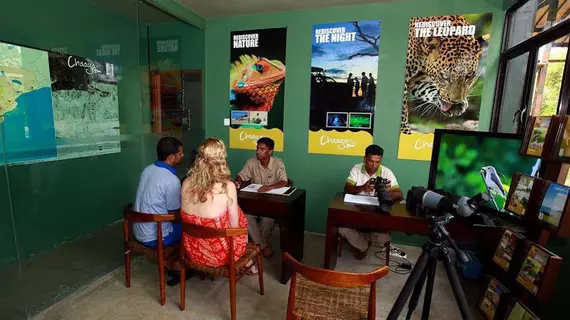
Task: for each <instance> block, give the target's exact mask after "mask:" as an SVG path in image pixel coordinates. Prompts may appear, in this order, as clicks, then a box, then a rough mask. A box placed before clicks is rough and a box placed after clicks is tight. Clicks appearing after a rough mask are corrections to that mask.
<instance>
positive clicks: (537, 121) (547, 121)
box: [520, 116, 560, 159]
mask: <svg viewBox="0 0 570 320" xmlns="http://www.w3.org/2000/svg"><path fill="white" fill-rule="evenodd" d="M559 124H560V117H559V116H549V117H544V116H540V117H531V118H530V120H529V123H528V126H527V128H526V132H525V134H524V138H523V141H522V143H521V149H520V153H521V154H523V155H527V156H531V157H537V158H546V159H551V158H553V155H552V150H553V148H552V147H553V146H554V143H555V140H556V135H557V132H558V127H559Z"/></svg>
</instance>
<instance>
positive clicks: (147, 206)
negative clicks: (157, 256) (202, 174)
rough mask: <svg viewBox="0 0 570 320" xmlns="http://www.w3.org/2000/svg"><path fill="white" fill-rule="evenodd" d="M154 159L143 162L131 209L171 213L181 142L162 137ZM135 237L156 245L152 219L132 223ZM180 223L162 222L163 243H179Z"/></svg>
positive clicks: (175, 207) (176, 207)
mask: <svg viewBox="0 0 570 320" xmlns="http://www.w3.org/2000/svg"><path fill="white" fill-rule="evenodd" d="M156 155H157V158H158V159H157V161H156V162H155V163H153V164H151V165H149V166H147V167H146V168H145V169H144V170H143V172H142V174H141V177H140V181H139V187H138V189H137V197H136V201H135V206H134V210H135V211H137V212H141V213H148V214H175V215H177V216H178V215H179V212H180V191H181V184H180V179H179V178H178V177H177V176H176V170H175V169H174V166H175V165H178V164H180V161H181V160H182V158H183V157H184V150H183V147H182V142H180V140H178V139H176V138H173V137H165V138H162V139H160V141H158V144H157V146H156ZM133 232H134V235H135V238H136V239H137V240H138V241H140V242H141V243H142V244H144V245H145V246H147V247H151V248H156V246H157V232H156V222H136V223H134V224H133ZM180 238H181V228H180V223H171V222H163V223H162V240H163V244H164V245H165V246H168V245H172V244H175V243H179V242H180Z"/></svg>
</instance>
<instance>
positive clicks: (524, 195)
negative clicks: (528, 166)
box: [505, 173, 535, 218]
mask: <svg viewBox="0 0 570 320" xmlns="http://www.w3.org/2000/svg"><path fill="white" fill-rule="evenodd" d="M534 181H535V178H534V177H531V176H528V175H524V174H520V173H515V175H514V176H513V181H512V183H511V187H510V189H509V194H508V197H507V205H506V206H505V208H506V209H507V210H508V211H509V212H512V213H514V214H515V215H516V216H518V217H521V218H522V217H524V215H525V213H526V211H527V208H528V205H529V202H530V197H531V192H532V188H533V185H534Z"/></svg>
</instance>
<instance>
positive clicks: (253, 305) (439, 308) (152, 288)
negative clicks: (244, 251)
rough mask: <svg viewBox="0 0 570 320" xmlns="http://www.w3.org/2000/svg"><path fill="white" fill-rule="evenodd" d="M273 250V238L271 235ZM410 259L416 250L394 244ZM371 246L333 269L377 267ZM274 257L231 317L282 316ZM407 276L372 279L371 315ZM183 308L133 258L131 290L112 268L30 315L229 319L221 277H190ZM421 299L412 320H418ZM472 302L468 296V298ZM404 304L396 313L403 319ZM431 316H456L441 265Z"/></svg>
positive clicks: (247, 280) (320, 246)
mask: <svg viewBox="0 0 570 320" xmlns="http://www.w3.org/2000/svg"><path fill="white" fill-rule="evenodd" d="M271 240H272V241H271V243H272V244H274V248H276V246H277V243H278V241H277V240H278V239H276V238H275V239H271ZM400 247H401V248H403V249H404V250H405V251H406V253H407V254H408V258H409V260H410V261H412V262H414V261H415V260H416V258H417V257H418V256H419V254H420V251H421V249H420V248H417V247H408V246H400ZM374 249H376V250H371V251H370V252H369V255H368V257H367V258H366V259H365V260H362V261H357V260H355V259H354V258H353V256H352V255H351V254H350V252H349V251H348V248H347V245H345V248H344V254H343V255H342V257H341V258H339V260H338V263H337V268H336V269H337V270H343V271H352V272H367V271H370V270H373V269H374V268H376V267H379V266H381V265H383V261H381V260H379V259H378V258H376V256H375V255H374V251H377V250H379V248H374ZM323 250H324V237H323V236H319V235H311V234H307V235H306V236H305V259H304V263H306V264H308V265H312V266H318V267H320V266H322V259H323ZM279 268H280V257H278V256H277V255H275V256H274V257H273V258H271V259H270V260H267V259H265V260H264V269H265V270H264V271H265V273H264V276H265V277H264V278H265V295H264V296H261V295H259V286H258V282H257V277H249V276H246V277H244V278H243V279H242V280H241V282H240V283H239V284H238V286H237V304H238V305H237V317H238V318H239V319H285V312H286V308H287V296H288V289H289V286H288V285H282V284H280V283H279V282H278V280H277V278H276V277H277V275H278V270H279ZM406 279H407V275H399V274H396V273H390V274H389V275H388V276H387V277H385V278H383V279H381V280H379V281H378V286H377V290H378V292H377V302H376V305H377V319H385V318H386V316H387V315H388V313H389V311H390V309H391V307H392V304H393V303H394V301H395V300H396V297H397V296H398V294H399V292H400V290H401V288H402V286H403V285H404V283H405V281H406ZM186 290H187V291H186V310H185V311H180V310H179V308H178V303H179V286H176V287H167V289H166V305H165V306H160V303H159V301H158V292H159V291H158V275H157V268H156V265H155V264H153V263H151V262H148V261H147V260H143V259H138V260H136V261H135V262H134V264H133V269H132V285H131V288H126V287H125V281H124V272H123V270H118V271H116V272H114V273H112V274H110V275H109V276H107V277H106V278H105V279H102V280H100V281H98V282H97V283H95V284H93V285H91V286H89V287H88V288H86V289H84V290H83V291H82V292H78V293H77V294H75V295H73V296H71V297H69V298H68V299H66V300H64V301H62V302H60V303H59V304H57V305H55V306H54V307H52V308H50V309H48V310H46V311H45V312H43V313H41V314H39V315H38V316H37V317H36V319H74V320H75V319H82V320H89V319H137V320H139V319H200V320H201V319H208V320H209V319H212V320H213V319H229V302H228V301H229V285H228V282H227V280H226V279H223V278H218V279H215V280H214V281H210V280H204V281H200V279H199V278H191V279H189V280H188V281H187V286H186ZM422 301H423V299H420V304H419V305H418V308H417V311H416V312H415V314H414V316H413V317H412V319H419V318H420V316H421V308H422V303H421V302H422ZM471 304H473V299H471ZM406 310H407V308H405V309H404V311H403V312H402V314H401V318H402V319H404V317H405V312H406ZM431 318H432V319H461V316H460V314H459V310H458V309H457V306H456V304H455V299H454V297H453V293H452V290H451V287H450V286H449V283H448V281H447V277H446V275H445V271H444V269H443V266H441V264H440V266H439V267H438V269H437V276H436V280H435V285H434V291H433V302H432V306H431Z"/></svg>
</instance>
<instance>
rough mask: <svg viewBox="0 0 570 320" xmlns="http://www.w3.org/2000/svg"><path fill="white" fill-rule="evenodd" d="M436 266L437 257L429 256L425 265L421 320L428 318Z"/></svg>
mask: <svg viewBox="0 0 570 320" xmlns="http://www.w3.org/2000/svg"><path fill="white" fill-rule="evenodd" d="M436 267H437V259H436V258H431V259H430V260H429V262H428V266H427V284H426V294H425V296H424V310H423V312H422V320H427V319H429V310H430V306H431V295H432V292H433V282H434V280H435V269H436Z"/></svg>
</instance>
